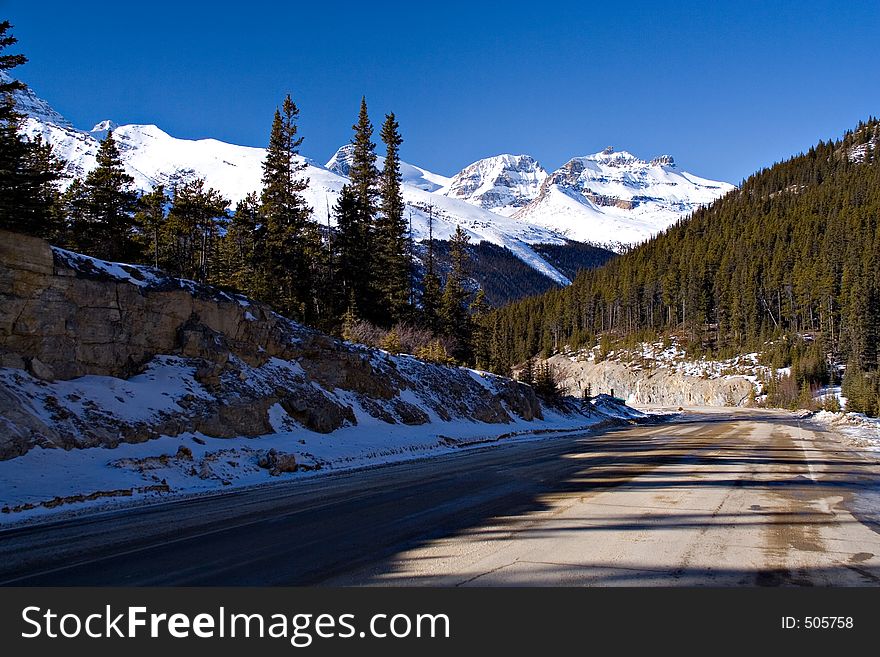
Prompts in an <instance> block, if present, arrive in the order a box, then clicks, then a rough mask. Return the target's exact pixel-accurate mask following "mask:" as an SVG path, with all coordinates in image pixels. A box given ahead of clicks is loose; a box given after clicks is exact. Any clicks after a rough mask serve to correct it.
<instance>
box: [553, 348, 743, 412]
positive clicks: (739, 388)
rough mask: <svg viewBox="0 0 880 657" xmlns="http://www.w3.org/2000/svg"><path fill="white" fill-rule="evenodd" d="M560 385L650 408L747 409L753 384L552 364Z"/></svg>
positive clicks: (563, 361)
mask: <svg viewBox="0 0 880 657" xmlns="http://www.w3.org/2000/svg"><path fill="white" fill-rule="evenodd" d="M549 362H550V364H551V366H552V367H553V371H554V372H555V373H556V375H557V380H558V381H559V383H560V385H562V386H563V387H564V388H566V389H567V390H568V391H569V392H570V393H571V394H573V395H577V396H579V395H581V394H583V390H584V389H585V387H586V385H587V384H588V383H589V384H590V386H591V388H592V392H593V394H594V395H595V394H599V393H609V392H610V391H611V390H614V395H615V396H617V397H621V398H624V399H628V400H630V401H632V402H635V403H637V404H645V405H650V406H743V405H744V404H746V403H747V402H748V399H749V394H750V393H751V391H752V383H751V381H749V380H748V379H746V378H745V377H742V376H729V377H721V378H717V379H703V378H699V377H696V376H688V375H685V374H681V373H679V372H676V371H674V370H669V369H652V370H641V369H635V368H633V367H629V366H627V364H626V363H621V362H617V361H603V362H599V363H596V362H593V361H572V360H571V359H570V358H567V357H565V356H553V357H551V358H550V360H549Z"/></svg>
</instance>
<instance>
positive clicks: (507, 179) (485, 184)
mask: <svg viewBox="0 0 880 657" xmlns="http://www.w3.org/2000/svg"><path fill="white" fill-rule="evenodd" d="M546 177H547V172H546V171H544V169H543V168H541V165H540V164H538V162H537V160H535V159H534V158H533V157H531V156H529V155H509V154H505V155H497V156H495V157H488V158H485V159H483V160H478V161H477V162H474V163H473V164H470V165H468V166H467V167H465V168H464V169H462V170H461V171H459V172H458V173H457V174H456V175H455V176H454V177H453V178H452V181H451V182H450V183H449V188H448V189H447V190H446V195H447V196H451V197H453V198H460V199H462V200H465V201H467V202H468V203H473V204H474V205H479V206H480V207H482V208H485V209H487V210H491V211H493V212H498V213H500V214H505V215H508V214H512V213H513V212H515V211H516V210H517V209H518V208H521V207H523V206H525V205H527V204H528V203H529V201H531V200H532V199H533V198H535V196H536V195H537V193H538V188H539V187H540V185H541V183H542V181H543V180H544V179H545V178H546Z"/></svg>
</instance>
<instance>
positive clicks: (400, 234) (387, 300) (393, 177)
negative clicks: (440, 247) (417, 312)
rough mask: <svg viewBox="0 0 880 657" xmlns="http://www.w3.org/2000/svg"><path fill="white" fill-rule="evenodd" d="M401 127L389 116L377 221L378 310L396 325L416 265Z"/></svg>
mask: <svg viewBox="0 0 880 657" xmlns="http://www.w3.org/2000/svg"><path fill="white" fill-rule="evenodd" d="M399 128H400V126H399V125H398V123H397V121H396V120H395V118H394V113H391V114H388V115H386V117H385V123H384V125H383V126H382V142H383V143H384V144H385V167H384V169H383V170H382V177H381V181H380V208H381V214H380V215H379V217H378V218H377V220H376V230H375V236H374V246H375V257H374V260H373V262H374V275H373V277H374V281H375V284H376V292H377V297H378V310H379V312H380V314H381V315H382V316H383V317H384V318H386V322H387V323H388V324H389V325H390V324H394V323H396V322H399V321H401V320H403V319H404V318H405V317H406V316H407V315H408V314H409V312H408V311H409V293H410V286H411V282H410V279H411V276H412V265H411V262H410V248H409V237H408V234H407V225H406V221H405V220H404V218H403V210H404V204H403V196H402V195H401V193H400V182H401V175H400V151H399V149H400V145H401V144H402V143H403V139H402V138H401V136H400V130H399Z"/></svg>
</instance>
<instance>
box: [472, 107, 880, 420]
mask: <svg viewBox="0 0 880 657" xmlns="http://www.w3.org/2000/svg"><path fill="white" fill-rule="evenodd" d="M878 265H880V123H878V121H877V119H875V118H871V119H869V120H868V121H866V122H860V123H859V125H858V126H857V128H856V129H855V130H851V131H848V132H847V133H846V134H845V135H844V136H843V138H841V139H838V140H834V141H820V142H819V143H818V144H817V145H816V146H814V147H812V148H810V149H809V151H808V152H807V153H803V154H800V155H797V156H795V157H792V158H791V159H789V160H786V161H784V162H780V163H777V164H775V165H773V166H772V167H769V168H765V169H763V170H762V171H759V172H757V173H756V174H754V175H752V176H751V177H749V178H748V179H747V180H745V181H744V182H743V183H742V185H741V187H740V188H739V189H738V190H736V191H734V192H731V193H730V194H727V195H726V196H724V197H723V198H721V199H719V200H717V201H716V202H714V203H713V204H712V205H710V206H708V207H705V208H702V209H700V210H697V211H696V212H694V213H693V215H691V216H690V217H687V218H684V219H682V220H680V221H679V222H677V223H676V224H675V225H673V226H672V227H670V228H669V229H668V230H666V231H665V232H663V233H661V234H659V235H657V236H656V237H654V238H653V239H651V240H649V241H647V242H645V243H644V244H642V245H640V246H638V247H636V248H634V249H632V250H631V251H629V252H627V253H625V254H623V255H621V256H619V257H617V258H615V259H613V260H612V261H611V262H609V263H608V264H607V265H605V266H604V267H601V268H599V269H596V270H592V271H583V272H581V273H580V274H579V275H578V277H577V278H576V279H575V281H574V283H573V285H571V286H570V287H568V288H565V289H561V290H552V291H550V292H548V293H546V294H543V295H539V296H535V297H531V298H528V299H525V300H522V301H519V302H515V303H512V304H510V305H508V306H506V307H504V308H502V309H499V310H497V311H495V312H491V313H489V314H487V315H486V316H485V318H484V320H483V330H484V331H485V332H486V333H487V334H488V335H489V336H490V339H489V340H488V341H487V346H488V349H489V352H488V353H486V354H484V358H485V359H486V360H487V362H488V363H489V366H490V367H491V368H492V369H494V370H496V371H499V372H504V371H507V370H508V369H509V368H510V366H511V365H513V364H515V363H521V362H523V361H524V360H526V359H527V358H529V357H530V356H532V355H534V354H537V353H544V354H551V353H554V352H558V351H560V350H562V349H563V348H570V349H577V348H579V347H592V346H593V345H594V344H596V341H597V340H598V339H599V336H602V335H606V336H614V337H616V338H617V339H628V340H654V339H657V338H658V337H660V336H664V335H670V334H674V335H676V336H678V337H679V339H680V340H681V341H682V342H684V343H686V344H687V346H688V350H689V351H690V352H691V353H696V354H706V355H710V356H718V357H722V358H726V357H729V356H732V355H735V354H738V353H746V352H750V351H761V352H763V351H767V350H768V349H770V350H773V349H775V351H776V352H777V356H776V357H775V360H776V362H777V365H778V366H779V367H783V366H787V365H794V369H795V372H796V373H797V376H798V377H799V383H801V384H806V385H817V384H820V383H823V382H828V380H830V379H831V378H834V377H835V376H836V372H837V367H836V366H837V365H838V364H846V377H845V378H844V381H843V383H844V392H845V393H847V392H848V393H850V409H851V410H861V411H866V412H869V413H872V414H878V413H880V394H878V374H877V372H878V332H880V266H878ZM772 345H776V347H772ZM771 347H772V348H771Z"/></svg>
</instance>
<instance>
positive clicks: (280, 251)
mask: <svg viewBox="0 0 880 657" xmlns="http://www.w3.org/2000/svg"><path fill="white" fill-rule="evenodd" d="M298 117H299V109H298V108H297V106H296V104H295V103H294V102H293V100H291V98H290V95H289V94H288V96H287V97H286V98H285V99H284V102H283V103H282V106H281V110H280V111H279V110H276V111H275V117H274V118H273V120H272V130H271V133H270V135H269V147H268V148H267V150H266V159H265V160H264V161H263V191H262V194H261V196H260V200H261V209H260V214H261V216H262V218H263V220H264V221H265V222H266V231H265V233H266V235H265V250H264V254H263V255H264V263H263V269H264V271H265V280H266V283H267V288H266V289H265V290H264V291H263V294H262V296H263V297H264V298H265V299H266V300H267V301H269V302H270V303H272V304H274V305H275V306H276V307H277V308H278V309H279V310H280V311H281V312H283V313H285V314H287V315H288V316H291V317H294V318H296V319H299V320H301V321H305V322H309V321H313V319H314V317H315V314H316V298H317V290H316V285H315V281H316V272H315V268H316V263H317V262H318V259H319V257H320V251H321V240H320V234H319V232H318V229H317V226H316V225H315V224H314V223H313V222H311V221H310V220H309V217H310V215H311V212H312V209H311V208H310V207H309V206H308V205H307V204H306V201H305V198H304V197H303V195H302V192H303V191H304V190H305V189H306V188H307V187H308V183H309V181H308V178H305V177H303V176H302V175H301V172H302V171H303V170H304V169H305V168H306V163H305V161H299V159H298V155H299V147H300V145H301V144H302V142H303V138H302V137H299V136H297V131H298V128H297V124H296V121H297V119H298Z"/></svg>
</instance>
